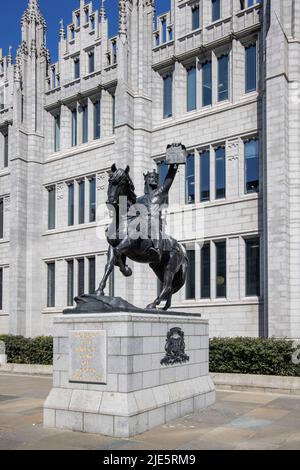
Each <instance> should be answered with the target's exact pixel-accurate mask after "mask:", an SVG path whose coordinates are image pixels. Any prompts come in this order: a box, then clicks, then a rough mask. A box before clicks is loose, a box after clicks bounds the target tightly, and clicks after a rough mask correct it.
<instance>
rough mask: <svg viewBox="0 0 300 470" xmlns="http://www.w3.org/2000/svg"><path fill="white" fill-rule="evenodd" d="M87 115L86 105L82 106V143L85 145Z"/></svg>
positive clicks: (87, 125) (87, 124) (87, 129)
mask: <svg viewBox="0 0 300 470" xmlns="http://www.w3.org/2000/svg"><path fill="white" fill-rule="evenodd" d="M88 133H89V114H88V107H87V105H84V106H82V143H83V144H85V143H86V142H87V141H88V139H89V135H88Z"/></svg>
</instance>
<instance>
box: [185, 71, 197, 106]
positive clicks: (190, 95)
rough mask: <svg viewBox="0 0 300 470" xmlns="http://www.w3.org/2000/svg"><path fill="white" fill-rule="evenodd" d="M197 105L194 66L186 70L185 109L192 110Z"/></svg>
mask: <svg viewBox="0 0 300 470" xmlns="http://www.w3.org/2000/svg"><path fill="white" fill-rule="evenodd" d="M196 107H197V85H196V67H191V68H190V69H188V71H187V110H188V111H193V110H195V109H196Z"/></svg>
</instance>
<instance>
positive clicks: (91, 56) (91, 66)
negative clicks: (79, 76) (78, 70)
mask: <svg viewBox="0 0 300 470" xmlns="http://www.w3.org/2000/svg"><path fill="white" fill-rule="evenodd" d="M94 71H95V54H94V52H89V73H93V72H94Z"/></svg>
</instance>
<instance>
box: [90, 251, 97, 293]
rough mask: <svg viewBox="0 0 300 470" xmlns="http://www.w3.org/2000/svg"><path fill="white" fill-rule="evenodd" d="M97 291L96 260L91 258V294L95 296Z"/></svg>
mask: <svg viewBox="0 0 300 470" xmlns="http://www.w3.org/2000/svg"><path fill="white" fill-rule="evenodd" d="M95 290H96V258H95V256H93V257H92V258H89V294H94V292H95Z"/></svg>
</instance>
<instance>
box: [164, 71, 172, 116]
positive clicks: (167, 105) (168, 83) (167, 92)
mask: <svg viewBox="0 0 300 470" xmlns="http://www.w3.org/2000/svg"><path fill="white" fill-rule="evenodd" d="M163 84H164V85H163V94H164V98H163V101H164V103H163V106H164V119H167V118H169V117H172V114H173V109H172V105H173V99H172V94H173V74H170V75H166V76H165V77H164V78H163Z"/></svg>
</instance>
